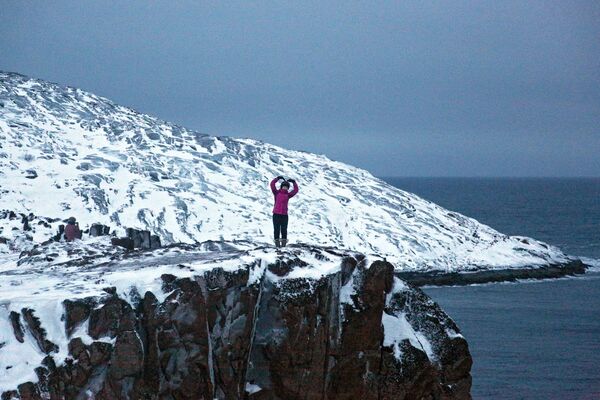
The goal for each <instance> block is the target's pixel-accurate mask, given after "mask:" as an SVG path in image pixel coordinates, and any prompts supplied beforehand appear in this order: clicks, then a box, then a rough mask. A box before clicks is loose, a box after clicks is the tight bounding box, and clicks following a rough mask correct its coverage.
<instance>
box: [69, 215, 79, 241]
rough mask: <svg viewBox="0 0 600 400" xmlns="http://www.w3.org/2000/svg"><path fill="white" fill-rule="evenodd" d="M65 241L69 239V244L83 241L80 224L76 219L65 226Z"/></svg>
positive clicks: (73, 218)
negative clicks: (78, 240)
mask: <svg viewBox="0 0 600 400" xmlns="http://www.w3.org/2000/svg"><path fill="white" fill-rule="evenodd" d="M65 239H67V242H72V241H74V240H75V239H81V230H80V229H79V223H78V222H77V220H75V217H71V218H69V219H68V220H67V226H65Z"/></svg>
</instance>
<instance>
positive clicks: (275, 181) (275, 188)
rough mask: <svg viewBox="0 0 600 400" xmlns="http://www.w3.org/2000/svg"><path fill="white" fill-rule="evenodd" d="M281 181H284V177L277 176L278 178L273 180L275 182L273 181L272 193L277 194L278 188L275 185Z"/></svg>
mask: <svg viewBox="0 0 600 400" xmlns="http://www.w3.org/2000/svg"><path fill="white" fill-rule="evenodd" d="M280 179H283V176H277V177H275V178H273V180H272V181H271V192H273V194H275V193H277V186H275V184H276V183H277V181H279V180H280Z"/></svg>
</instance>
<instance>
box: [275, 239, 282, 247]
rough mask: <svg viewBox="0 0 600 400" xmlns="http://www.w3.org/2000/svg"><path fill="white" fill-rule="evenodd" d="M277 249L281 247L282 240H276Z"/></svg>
mask: <svg viewBox="0 0 600 400" xmlns="http://www.w3.org/2000/svg"><path fill="white" fill-rule="evenodd" d="M275 247H281V240H279V239H275Z"/></svg>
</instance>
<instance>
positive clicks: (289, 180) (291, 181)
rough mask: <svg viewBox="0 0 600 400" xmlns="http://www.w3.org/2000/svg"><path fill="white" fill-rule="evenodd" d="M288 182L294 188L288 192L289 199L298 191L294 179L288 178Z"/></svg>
mask: <svg viewBox="0 0 600 400" xmlns="http://www.w3.org/2000/svg"><path fill="white" fill-rule="evenodd" d="M288 182H290V183H291V184H293V185H294V188H293V189H292V191H291V192H290V199H291V198H292V197H294V196H295V195H296V194H297V193H298V182H296V181H295V180H294V179H288Z"/></svg>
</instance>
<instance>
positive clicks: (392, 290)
mask: <svg viewBox="0 0 600 400" xmlns="http://www.w3.org/2000/svg"><path fill="white" fill-rule="evenodd" d="M305 267H306V265H305V262H303V261H302V260H301V259H300V258H293V257H292V258H291V259H286V260H283V259H280V260H277V261H275V262H271V263H269V264H268V265H266V266H265V267H264V268H263V269H262V270H261V269H260V261H256V262H255V264H253V265H246V266H244V267H240V268H239V269H237V270H233V271H230V270H225V269H222V268H213V269H210V270H207V271H204V272H203V273H198V274H194V275H192V276H187V277H177V276H175V275H172V274H164V275H162V277H161V279H162V282H163V283H162V286H163V287H162V289H163V293H162V294H155V293H152V292H150V291H148V292H146V293H144V294H143V296H141V295H139V294H137V293H131V294H130V296H129V297H128V298H127V299H124V298H121V297H120V296H119V295H118V294H117V291H116V290H114V289H113V288H107V289H106V290H105V295H104V296H100V297H90V298H83V299H73V300H66V301H64V302H63V305H64V315H63V316H64V329H65V331H66V333H67V334H68V336H69V338H70V339H69V342H68V357H67V358H66V360H60V359H58V354H59V353H60V352H53V351H52V350H53V348H52V346H50V345H48V343H47V340H46V339H45V337H44V331H43V326H40V325H39V324H37V325H36V324H29V323H27V324H24V325H23V324H19V325H18V326H19V327H20V328H21V329H22V330H25V331H27V332H28V333H27V334H26V335H25V337H26V339H25V340H27V338H28V337H30V336H28V335H29V333H31V336H32V337H35V338H36V340H37V341H38V342H39V343H41V344H42V345H44V346H45V351H46V353H47V354H48V356H46V358H45V359H44V361H43V363H42V365H40V366H39V367H37V368H36V375H37V376H38V382H24V383H22V384H21V385H19V386H18V389H17V390H13V391H7V392H5V393H4V394H3V395H2V399H13V398H16V399H19V398H20V399H23V400H25V399H45V398H50V399H173V400H174V399H210V400H212V399H304V400H310V399H319V400H323V399H420V398H425V399H467V398H470V395H469V390H470V384H471V377H470V373H469V372H470V367H471V357H470V354H469V350H468V346H467V343H466V341H465V339H464V338H463V337H462V336H461V335H460V333H459V330H458V328H457V327H456V325H455V324H454V322H453V321H452V320H451V319H450V318H449V317H448V316H447V315H446V314H445V313H444V312H443V311H442V310H441V309H440V308H439V307H438V306H437V304H435V303H434V302H433V301H431V300H430V299H429V298H428V297H427V296H426V295H425V294H424V293H423V292H422V291H420V290H419V289H417V288H414V287H411V286H409V285H407V284H405V283H404V282H403V281H401V280H400V279H399V278H397V277H395V276H394V268H393V266H392V265H391V264H389V263H387V262H385V261H373V262H369V261H368V260H367V259H366V258H364V257H363V256H361V255H356V254H352V255H346V256H344V257H343V258H342V262H341V267H340V268H339V269H338V270H337V271H336V272H334V273H331V274H328V275H324V276H321V277H319V278H307V277H297V278H296V277H294V276H296V275H297V272H298V269H302V268H305ZM256 271H261V274H260V276H259V277H256V276H255V275H254V274H256ZM157 295H158V296H159V297H163V299H159V298H158V297H157ZM165 296H166V297H165ZM35 312H36V311H35V310H28V311H27V314H25V310H24V311H23V315H24V316H25V315H28V316H29V318H30V319H33V318H35ZM15 319H17V318H15ZM15 326H16V325H15ZM32 326H37V331H36V329H32V328H31V327H32ZM15 335H17V336H18V337H22V336H23V333H22V332H19V330H18V329H17V330H15Z"/></svg>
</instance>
